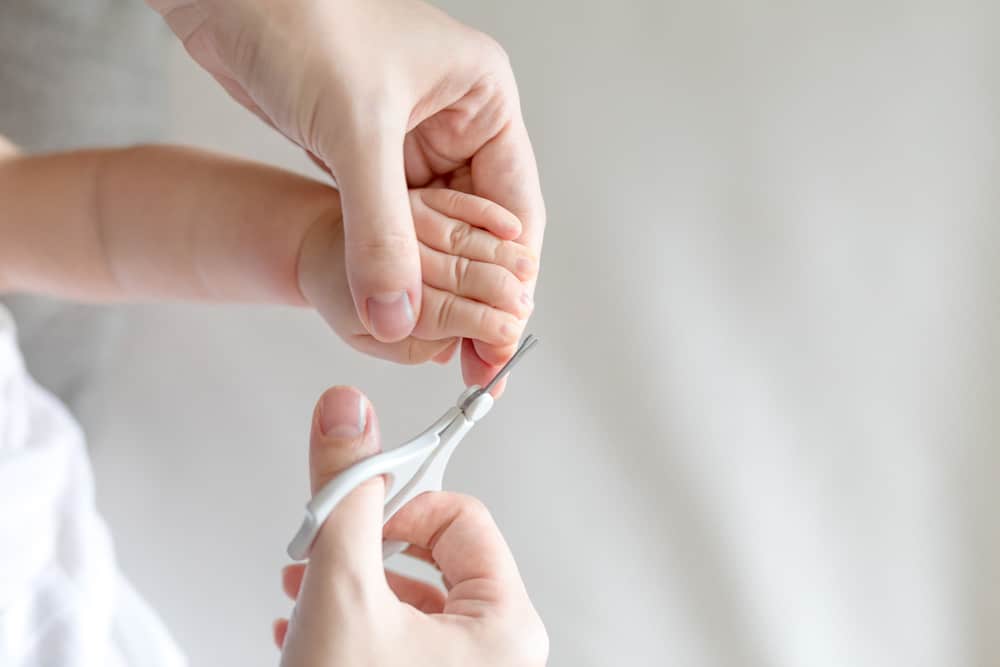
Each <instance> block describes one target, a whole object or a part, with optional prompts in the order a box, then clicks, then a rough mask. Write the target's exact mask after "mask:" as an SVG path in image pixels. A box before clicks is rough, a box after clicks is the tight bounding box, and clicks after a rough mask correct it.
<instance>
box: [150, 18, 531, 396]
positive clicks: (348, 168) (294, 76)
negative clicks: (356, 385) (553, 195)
mask: <svg viewBox="0 0 1000 667" xmlns="http://www.w3.org/2000/svg"><path fill="white" fill-rule="evenodd" d="M148 2H149V3H150V4H151V5H152V6H153V7H154V8H155V9H156V10H157V11H159V12H160V13H161V14H162V15H163V16H164V18H165V19H166V21H167V23H168V24H169V25H170V27H171V28H172V29H173V31H174V32H175V33H176V34H177V36H178V37H179V38H180V39H181V40H183V42H184V46H185V47H186V48H187V50H188V52H189V53H190V54H191V56H192V57H193V58H194V59H195V60H196V61H197V62H198V63H199V64H200V65H201V66H202V67H204V68H205V69H206V70H207V71H208V72H210V73H211V74H212V76H214V77H215V78H216V80H217V81H218V82H219V83H220V84H221V85H222V86H223V87H224V88H225V89H226V90H227V91H228V92H229V93H230V95H232V97H233V98H235V99H236V100H237V101H238V102H240V103H241V104H242V105H243V106H245V107H246V108H248V109H250V110H251V111H253V112H254V113H256V114H257V115H258V116H260V117H261V118H262V119H264V121H266V122H267V123H269V124H270V125H272V126H273V127H275V128H276V129H277V130H279V131H280V132H282V133H283V134H284V135H285V136H287V137H288V138H289V139H291V140H292V141H294V142H295V143H297V144H299V145H300V146H302V147H303V148H305V149H306V150H307V151H308V152H309V153H310V154H311V155H313V156H315V157H316V158H317V160H318V161H319V162H320V163H321V164H323V165H325V166H326V167H327V168H328V169H329V170H330V172H331V173H332V174H333V176H334V178H335V179H336V181H337V183H338V186H339V187H340V189H341V192H342V195H343V204H344V215H345V231H346V255H347V269H348V276H349V281H350V286H351V292H352V294H353V298H354V304H355V307H356V309H357V312H358V316H359V318H360V319H361V321H362V322H363V323H364V324H365V326H366V327H367V329H368V330H369V332H370V333H371V334H372V335H373V336H374V337H375V338H377V339H378V340H380V341H383V342H394V341H399V340H401V339H403V338H405V337H406V336H407V335H409V334H410V332H411V331H412V329H413V326H414V322H415V321H416V314H417V313H419V310H420V305H421V304H420V264H419V255H418V246H417V242H416V238H415V235H414V228H413V220H412V217H411V214H410V208H409V200H408V198H407V195H406V189H407V186H408V185H409V186H411V187H417V186H424V185H428V184H432V183H441V184H444V185H449V186H451V187H456V188H462V189H466V190H467V191H470V192H472V193H473V194H477V195H479V196H482V197H485V198H486V199H489V200H491V201H493V202H496V203H497V204H499V205H501V206H503V207H504V208H506V209H507V210H509V211H511V212H512V213H514V215H516V216H517V217H518V218H519V219H520V220H521V222H522V224H523V229H524V232H523V234H522V236H521V238H520V239H519V240H520V241H521V242H522V243H524V244H526V245H527V246H529V247H530V248H531V249H532V250H533V251H534V252H535V253H536V255H537V254H539V253H540V251H541V244H542V232H543V227H544V224H545V210H544V203H543V201H542V196H541V190H540V187H539V182H538V174H537V169H536V165H535V159H534V154H533V153H532V149H531V144H530V142H529V139H528V134H527V131H526V129H525V126H524V121H523V119H522V116H521V110H520V102H519V100H518V93H517V88H516V85H515V81H514V76H513V73H512V72H511V68H510V63H509V61H508V59H507V57H506V54H505V53H504V51H503V50H502V49H501V48H500V46H498V45H497V43H496V42H495V41H494V40H492V39H491V38H489V37H488V36H486V35H484V34H482V33H480V32H477V31H475V30H473V29H471V28H468V27H466V26H464V25H462V24H460V23H458V22H457V21H455V20H453V19H451V18H450V17H448V16H447V15H446V14H444V13H443V12H441V11H439V10H437V9H435V8H433V7H431V6H430V5H427V4H425V3H424V2H421V1H420V0H284V1H282V2H266V1H264V0H148ZM512 352H513V347H512V346H505V347H496V346H490V345H486V344H483V343H480V342H477V343H476V344H475V345H474V346H465V347H464V348H463V354H462V357H463V371H464V372H465V376H466V379H467V380H468V381H471V382H480V381H483V380H485V379H488V377H489V375H490V373H491V372H492V371H493V370H494V369H495V368H496V366H497V365H498V364H500V363H502V362H504V361H506V359H507V358H509V356H510V355H511V354H512Z"/></svg>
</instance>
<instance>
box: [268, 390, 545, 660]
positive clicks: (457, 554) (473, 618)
mask: <svg viewBox="0 0 1000 667" xmlns="http://www.w3.org/2000/svg"><path fill="white" fill-rule="evenodd" d="M379 449H380V439H379V430H378V422H377V419H376V417H375V411H374V409H373V408H372V406H371V404H370V403H369V402H368V400H367V399H366V398H365V397H364V396H363V395H362V394H361V392H359V391H358V390H356V389H353V388H350V387H334V388H332V389H329V390H327V391H326V392H325V393H324V394H323V396H322V397H321V398H320V400H319V403H318V404H317V406H316V410H315V411H314V413H313V421H312V434H311V436H310V448H309V462H310V481H311V485H312V490H313V492H314V493H315V492H316V491H318V490H319V489H320V488H322V487H323V485H324V484H326V483H327V482H328V481H329V480H330V479H332V478H333V477H334V476H336V475H337V473H339V472H340V471H342V470H343V469H345V468H346V467H348V466H350V465H351V464H352V463H355V462H356V461H358V460H360V459H362V458H364V457H367V456H371V455H372V454H375V453H377V452H378V451H379ZM384 491H385V489H384V484H383V481H382V479H381V478H376V479H373V480H371V481H369V482H367V483H365V484H363V485H361V486H360V487H358V488H357V489H355V491H353V492H352V493H351V494H350V495H348V496H347V497H346V498H345V499H344V500H343V501H341V503H340V504H338V506H337V507H336V508H334V510H333V512H331V514H330V516H329V517H328V519H327V520H326V522H325V523H324V525H323V527H322V528H321V530H320V532H319V535H318V536H317V538H316V541H315V542H314V543H313V546H312V551H311V554H310V559H309V562H308V564H296V565H291V566H288V567H287V568H285V570H284V571H283V573H282V587H283V588H284V590H285V592H286V593H287V594H288V596H289V597H290V598H292V599H293V600H295V609H294V611H293V614H292V618H291V622H290V623H289V621H287V620H284V619H282V620H279V621H278V622H277V623H275V626H274V639H275V642H276V643H277V644H278V646H279V647H280V648H282V660H281V664H282V665H283V667H313V666H316V667H319V666H323V667H328V666H330V665H379V667H413V666H414V665H436V666H438V667H467V666H468V665H478V666H481V667H541V666H542V665H544V664H545V662H546V659H547V657H548V646H549V645H548V637H547V635H546V632H545V627H544V625H543V624H542V621H541V619H540V618H539V616H538V614H537V613H536V611H535V609H534V607H533V606H532V603H531V600H530V599H529V598H528V594H527V592H526V590H525V587H524V584H523V582H522V580H521V576H520V574H519V572H518V569H517V565H516V563H515V562H514V557H513V555H512V554H511V551H510V549H509V548H508V546H507V544H506V543H505V542H504V539H503V536H502V535H501V534H500V531H499V529H498V528H497V525H496V523H495V522H494V521H493V518H492V517H491V516H490V514H489V512H488V511H487V510H486V508H485V507H484V506H483V504H482V503H480V502H479V501H477V500H476V499H474V498H471V497H468V496H463V495H461V494H455V493H447V492H429V493H424V494H422V495H420V496H418V497H417V498H415V499H414V500H412V501H410V502H409V503H408V504H407V505H406V506H404V507H403V508H402V509H401V510H400V511H399V512H398V513H397V514H396V515H394V516H393V518H392V519H391V520H390V521H389V522H388V523H387V524H386V525H385V526H384V528H383V525H382V510H383V501H384ZM383 538H384V539H389V540H401V541H404V542H408V543H409V544H411V545H412V546H411V547H410V550H409V553H411V554H412V555H414V556H416V557H418V558H423V559H425V560H427V561H428V562H430V563H432V564H433V565H435V566H436V567H437V568H438V569H439V570H440V571H441V574H442V578H443V581H444V585H445V589H446V590H441V589H439V588H437V587H435V586H432V585H430V584H428V583H425V582H420V581H416V580H414V579H411V578H408V577H405V576H403V575H401V574H398V573H394V572H391V571H384V570H383V565H382V540H383Z"/></svg>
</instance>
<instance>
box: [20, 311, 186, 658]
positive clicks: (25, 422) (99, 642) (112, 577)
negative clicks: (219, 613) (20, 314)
mask: <svg viewBox="0 0 1000 667" xmlns="http://www.w3.org/2000/svg"><path fill="white" fill-rule="evenodd" d="M183 664H185V662H184V660H183V658H182V657H181V655H180V653H179V651H178V650H177V648H176V647H175V646H174V644H173V642H172V640H171V639H170V637H169V636H168V635H167V633H166V631H165V629H164V628H163V626H162V624H161V623H160V622H159V620H158V619H157V618H156V616H155V615H154V614H152V613H151V612H150V611H149V609H148V608H147V607H146V605H145V603H144V602H143V601H142V600H141V598H139V597H138V595H136V593H135V592H134V591H133V590H132V588H131V587H130V586H129V584H128V582H127V581H125V579H124V578H123V577H122V575H121V574H120V573H119V571H118V568H117V566H116V563H115V556H114V550H113V547H112V542H111V538H110V536H109V533H108V530H107V527H106V526H105V524H104V521H103V520H102V519H101V517H100V516H99V514H98V512H97V509H96V507H95V505H94V493H93V483H92V479H91V472H90V466H89V462H88V459H87V451H86V448H85V447H84V439H83V434H82V432H81V430H80V428H79V427H78V426H77V424H76V422H75V421H74V419H73V418H72V417H71V416H70V415H69V413H68V412H67V411H66V410H65V408H64V407H63V406H62V405H61V404H60V403H59V402H58V401H57V400H56V399H55V398H54V397H53V396H52V395H50V394H49V393H48V392H47V391H45V390H44V389H42V388H40V387H39V386H38V385H37V384H35V382H34V381H33V380H32V379H31V378H30V377H29V376H28V374H27V373H26V372H25V368H24V364H23V362H22V359H21V356H20V353H19V352H18V349H17V346H16V336H15V329H14V324H13V320H12V319H11V318H10V316H9V313H8V312H7V311H6V310H5V309H4V308H3V307H0V665H2V666H3V667H50V666H51V667H76V666H79V667H95V666H102V667H103V666H107V667H128V666H132V665H135V666H139V665H143V666H150V667H153V666H155V667H179V666H181V665H183Z"/></svg>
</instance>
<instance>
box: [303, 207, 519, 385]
mask: <svg viewBox="0 0 1000 667" xmlns="http://www.w3.org/2000/svg"><path fill="white" fill-rule="evenodd" d="M410 206H411V209H412V211H413V220H414V225H415V228H416V232H417V240H418V241H419V243H420V264H421V271H422V274H423V286H422V289H423V298H422V299H421V303H422V306H421V310H420V313H418V314H417V318H416V326H415V327H414V329H413V333H412V334H411V335H410V336H409V337H408V338H406V339H404V340H402V341H399V342H396V343H383V342H380V341H378V340H376V339H375V338H374V337H372V336H371V335H370V334H369V333H368V331H367V329H366V328H365V327H364V325H363V324H362V323H361V322H360V321H359V320H358V317H357V314H356V311H355V307H354V301H353V300H352V298H351V292H350V289H349V286H348V282H347V278H346V276H347V272H346V264H345V261H344V257H345V248H346V244H349V243H350V240H349V239H345V238H344V231H343V226H342V225H341V224H340V219H339V217H337V216H332V215H331V216H329V217H327V218H322V219H320V220H317V222H316V223H315V224H313V226H312V227H311V228H310V230H309V232H308V233H307V234H306V237H305V240H304V241H303V245H302V249H301V252H300V255H299V267H298V277H299V286H300V289H301V290H302V295H303V296H304V297H305V299H306V300H307V301H308V302H309V303H310V304H311V305H312V306H313V307H314V308H316V310H317V311H319V313H320V314H321V315H322V316H323V318H324V319H326V321H327V322H328V323H329V324H330V326H331V327H333V329H334V331H336V332H337V333H338V334H339V335H340V336H341V338H343V339H344V340H345V341H346V342H347V343H348V344H349V345H351V346H352V347H354V348H355V349H357V350H359V351H361V352H364V353H366V354H370V355H372V356H375V357H379V358H382V359H387V360H390V361H396V362H399V363H407V364H416V363H422V362H425V361H428V360H431V359H435V358H436V359H437V360H438V361H446V360H447V359H448V358H450V356H451V354H452V353H453V352H454V350H455V348H456V346H457V343H458V340H459V339H461V338H466V339H470V340H474V341H480V342H481V343H484V344H485V346H484V347H486V348H487V349H490V350H494V351H496V354H497V358H495V359H485V360H484V361H485V362H486V365H495V364H499V363H502V362H503V361H505V358H504V356H505V354H504V351H505V350H510V351H513V348H514V345H515V344H516V342H517V340H518V339H519V338H520V336H521V333H522V332H523V330H524V326H525V322H526V320H527V318H528V316H529V315H530V314H531V310H532V301H531V297H530V291H529V290H528V286H527V283H528V281H530V280H531V279H532V278H534V277H535V275H536V273H537V271H538V260H537V258H536V257H535V255H534V253H533V252H532V251H531V250H530V249H529V248H527V247H525V246H523V245H521V244H519V243H516V242H515V241H513V239H515V238H517V237H518V236H520V234H521V223H520V222H519V221H518V219H517V218H516V217H514V215H513V214H511V213H509V212H508V211H507V210H505V209H504V208H502V207H500V206H498V205H497V204H494V203H492V202H490V201H488V200H486V199H482V198H480V197H476V196H474V195H471V194H466V193H463V192H458V191H455V190H447V189H422V190H413V191H411V192H410ZM385 250H386V252H390V251H391V250H392V249H391V248H386V249H385ZM506 356H507V357H509V354H507V355H506Z"/></svg>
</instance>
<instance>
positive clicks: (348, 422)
mask: <svg viewBox="0 0 1000 667" xmlns="http://www.w3.org/2000/svg"><path fill="white" fill-rule="evenodd" d="M367 421H368V410H367V401H366V400H365V397H364V396H362V395H361V394H359V393H358V392H357V391H352V390H336V389H335V390H332V391H328V392H327V393H326V394H324V395H323V400H322V401H321V402H320V404H319V428H320V430H321V431H322V432H323V435H325V436H327V437H330V438H356V437H358V436H359V435H361V434H362V433H364V432H365V426H366V423H367Z"/></svg>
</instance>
